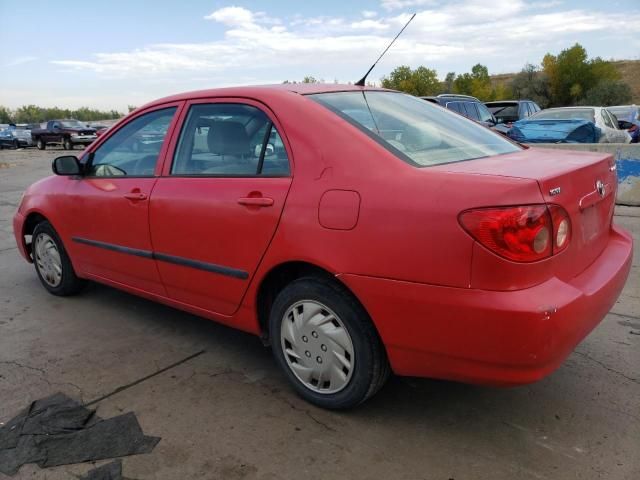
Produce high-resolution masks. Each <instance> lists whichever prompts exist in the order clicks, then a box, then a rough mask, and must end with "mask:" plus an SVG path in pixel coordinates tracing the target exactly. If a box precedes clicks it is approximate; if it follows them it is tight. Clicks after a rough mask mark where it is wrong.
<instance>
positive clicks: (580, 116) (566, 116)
mask: <svg viewBox="0 0 640 480" xmlns="http://www.w3.org/2000/svg"><path fill="white" fill-rule="evenodd" d="M531 118H535V119H536V120H574V119H575V120H588V121H589V122H595V113H594V111H593V108H552V109H549V110H542V111H540V112H538V113H536V114H535V115H533V116H532V117H531Z"/></svg>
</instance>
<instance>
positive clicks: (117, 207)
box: [67, 178, 165, 295]
mask: <svg viewBox="0 0 640 480" xmlns="http://www.w3.org/2000/svg"><path fill="white" fill-rule="evenodd" d="M155 182H156V179H155V178H117V179H113V178H89V179H83V180H78V181H75V182H74V183H73V185H71V186H70V187H69V189H68V191H67V192H68V197H69V199H70V205H71V215H69V219H70V225H71V228H70V232H72V238H71V243H72V245H73V247H72V248H73V250H72V252H73V257H74V259H75V260H76V261H77V262H78V266H79V268H80V269H81V270H82V271H83V272H86V273H90V274H93V275H98V276H101V277H105V278H108V279H110V280H113V281H116V282H119V283H123V284H125V285H129V286H133V287H135V288H140V289H142V290H146V291H149V292H152V293H157V294H162V295H164V293H165V291H164V288H163V287H162V283H161V282H160V278H159V276H158V270H157V268H156V266H155V262H154V261H153V258H152V257H151V251H152V248H151V241H150V238H149V202H148V200H130V199H128V198H125V196H126V195H127V194H129V193H131V192H132V191H134V190H138V191H139V192H140V193H146V194H147V195H150V193H151V190H152V189H153V185H154V184H155Z"/></svg>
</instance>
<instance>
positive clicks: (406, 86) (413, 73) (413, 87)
mask: <svg viewBox="0 0 640 480" xmlns="http://www.w3.org/2000/svg"><path fill="white" fill-rule="evenodd" d="M382 86H383V87H384V88H390V89H393V90H400V91H401V92H406V93H410V94H411V95H415V96H418V97H423V96H427V95H435V94H436V93H438V91H439V90H440V82H439V81H438V73H437V72H436V71H435V70H432V69H430V68H427V67H424V66H420V67H418V68H416V69H415V70H412V69H411V67H409V66H407V65H401V66H400V67H397V68H395V69H394V70H393V71H392V72H391V73H390V74H389V76H388V77H383V78H382Z"/></svg>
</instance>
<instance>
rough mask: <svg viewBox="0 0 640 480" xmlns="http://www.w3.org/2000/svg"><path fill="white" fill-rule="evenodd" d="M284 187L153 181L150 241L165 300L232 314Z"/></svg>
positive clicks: (278, 181) (271, 181)
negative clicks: (261, 201) (258, 201)
mask: <svg viewBox="0 0 640 480" xmlns="http://www.w3.org/2000/svg"><path fill="white" fill-rule="evenodd" d="M290 183H291V179H290V178H187V177H163V178H160V179H158V183H157V184H156V186H155V188H154V190H153V195H152V198H151V206H150V217H151V219H150V220H151V238H152V242H153V246H154V250H155V252H156V256H157V258H158V270H159V271H160V275H161V277H162V281H163V282H164V284H165V286H166V289H167V294H168V295H169V297H171V298H174V299H176V300H178V301H181V302H185V303H189V304H191V305H195V306H198V307H200V308H204V309H206V310H210V311H212V312H217V313H221V314H224V315H230V314H232V313H233V312H234V311H235V310H236V308H237V306H238V305H239V303H240V300H241V299H242V296H243V295H244V292H245V291H246V289H247V287H248V285H249V279H250V278H251V276H252V275H253V273H254V272H255V270H256V268H257V266H258V263H259V262H260V259H261V258H262V255H263V254H264V252H265V250H266V248H267V246H268V245H269V242H270V241H271V238H272V237H273V234H274V233H275V229H276V226H277V224H278V221H279V218H280V214H281V212H282V207H283V206H284V201H285V198H286V195H287V192H288V190H289V185H290ZM246 197H262V198H266V199H272V200H273V204H272V205H267V206H260V205H246V204H243V202H242V201H241V199H243V198H246ZM167 257H168V258H167ZM167 260H169V261H167ZM194 261H195V262H194Z"/></svg>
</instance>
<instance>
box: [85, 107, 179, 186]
mask: <svg viewBox="0 0 640 480" xmlns="http://www.w3.org/2000/svg"><path fill="white" fill-rule="evenodd" d="M175 112H176V108H175V107H171V108H165V109H162V110H155V111H153V112H150V113H147V114H144V115H141V116H139V117H137V118H135V119H134V120H131V121H130V122H129V123H127V124H126V125H125V126H123V127H122V128H120V129H118V131H117V132H115V133H114V134H113V135H112V136H111V137H109V138H108V139H107V140H106V141H105V142H104V143H103V144H102V145H100V146H99V147H98V149H97V150H96V151H95V152H93V153H92V154H91V157H90V160H89V162H90V166H89V175H90V176H95V177H117V176H124V175H128V176H138V177H139V176H152V175H153V173H154V171H155V168H156V163H157V161H158V156H159V155H160V150H161V148H162V144H163V142H164V139H165V136H166V134H167V130H168V129H169V125H170V124H171V120H172V119H173V115H174V114H175Z"/></svg>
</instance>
